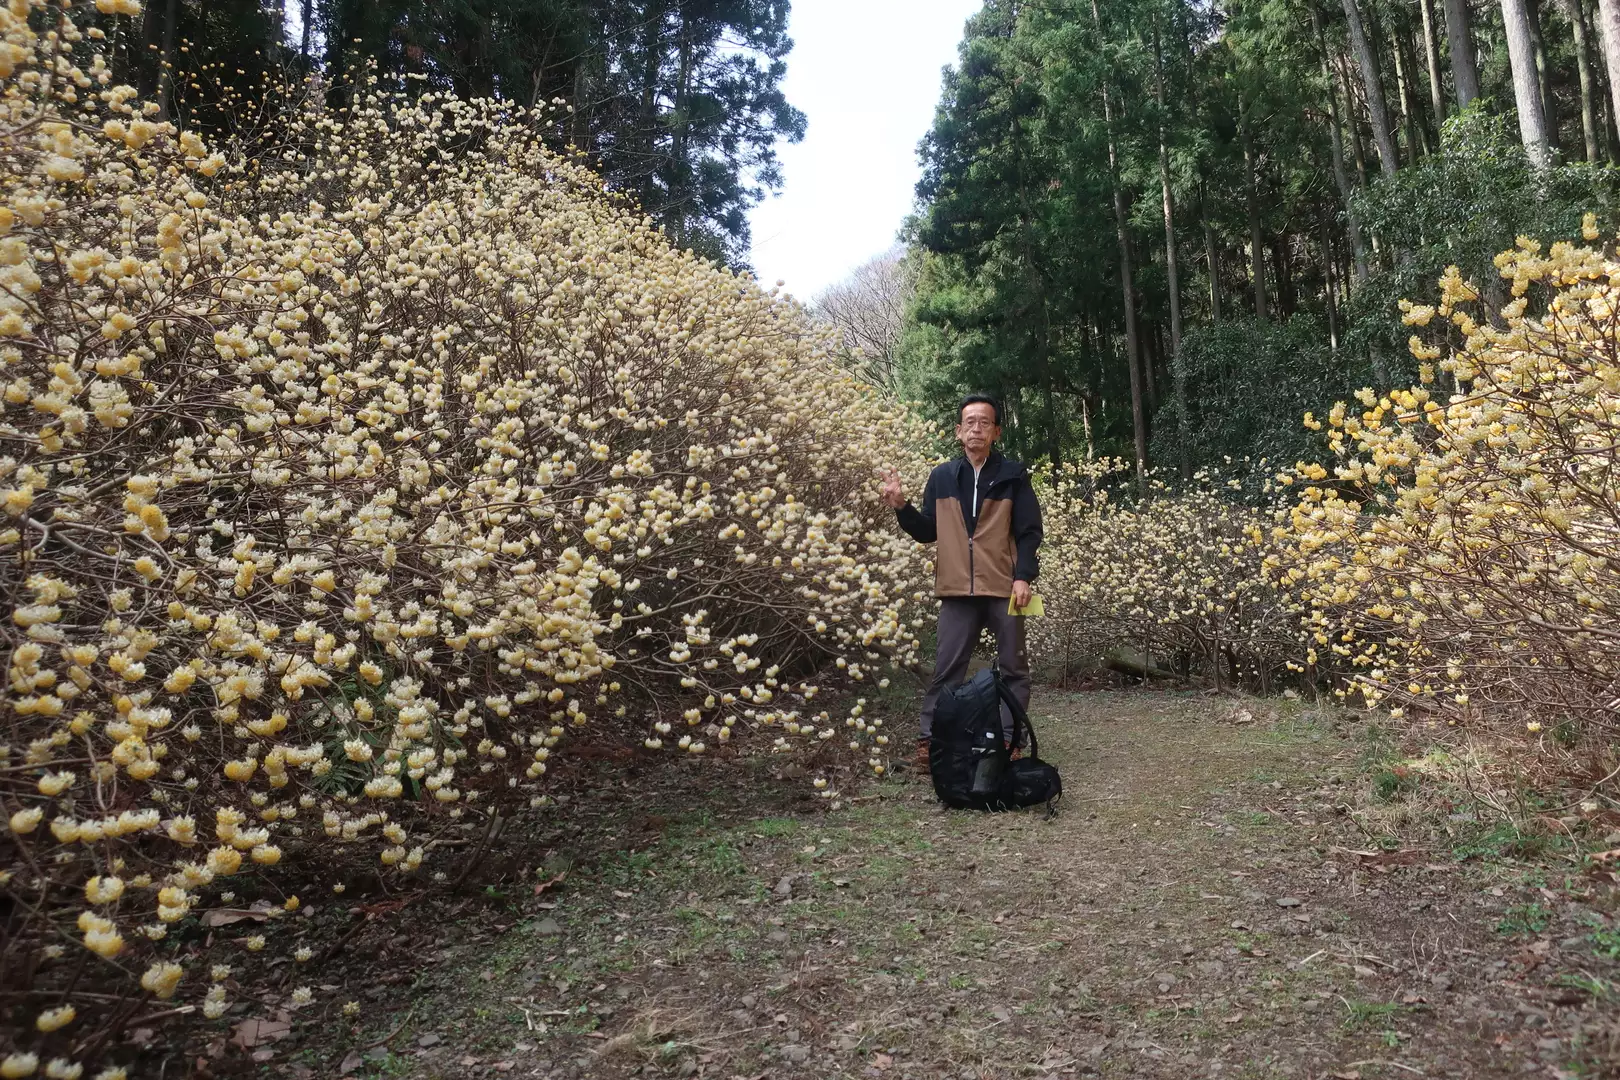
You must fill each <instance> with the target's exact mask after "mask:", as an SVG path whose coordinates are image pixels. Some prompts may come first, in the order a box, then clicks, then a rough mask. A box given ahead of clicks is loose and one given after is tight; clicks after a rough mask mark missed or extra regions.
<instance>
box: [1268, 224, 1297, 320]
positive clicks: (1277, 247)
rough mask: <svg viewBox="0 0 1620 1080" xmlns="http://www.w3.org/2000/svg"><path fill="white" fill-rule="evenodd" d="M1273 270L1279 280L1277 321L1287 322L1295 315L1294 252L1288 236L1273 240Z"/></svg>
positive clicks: (1279, 235) (1284, 234)
mask: <svg viewBox="0 0 1620 1080" xmlns="http://www.w3.org/2000/svg"><path fill="white" fill-rule="evenodd" d="M1271 261H1272V269H1273V270H1275V271H1276V280H1277V303H1276V311H1277V320H1278V321H1279V322H1283V321H1286V320H1287V319H1288V318H1289V317H1290V316H1292V315H1293V314H1294V309H1295V306H1296V305H1295V303H1294V300H1295V297H1294V275H1293V265H1294V262H1293V252H1292V251H1290V250H1289V244H1288V234H1287V233H1286V232H1285V233H1280V234H1278V235H1277V236H1274V237H1272V240H1271Z"/></svg>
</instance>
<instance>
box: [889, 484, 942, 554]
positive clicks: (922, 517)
mask: <svg viewBox="0 0 1620 1080" xmlns="http://www.w3.org/2000/svg"><path fill="white" fill-rule="evenodd" d="M895 515H896V516H897V517H898V518H899V519H900V527H901V528H902V529H904V530H906V532H907V533H909V534H910V535H911V538H912V539H913V540H915V541H917V542H918V543H919V544H932V543H933V542H934V541H935V540H936V539H937V538H938V536H939V531H938V529H937V528H935V524H934V474H933V473H929V474H928V483H927V484H925V485H923V504H922V509H921V510H918V509H917V508H916V507H915V506H912V505H911V504H910V503H909V502H908V503H906V505H904V506H902V507H901V508H900V509H898V510H896V511H895Z"/></svg>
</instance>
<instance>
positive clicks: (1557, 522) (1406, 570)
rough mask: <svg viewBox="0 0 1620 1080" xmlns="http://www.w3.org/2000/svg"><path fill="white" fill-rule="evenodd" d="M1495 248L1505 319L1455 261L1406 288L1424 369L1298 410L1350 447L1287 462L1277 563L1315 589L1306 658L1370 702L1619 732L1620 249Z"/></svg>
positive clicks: (1283, 575) (1284, 573) (1306, 589)
mask: <svg viewBox="0 0 1620 1080" xmlns="http://www.w3.org/2000/svg"><path fill="white" fill-rule="evenodd" d="M1586 238H1587V240H1589V241H1590V240H1595V239H1596V238H1597V230H1596V227H1595V223H1594V222H1593V221H1592V219H1591V218H1590V216H1589V217H1588V220H1587V223H1586ZM1497 265H1498V267H1499V268H1500V270H1501V273H1502V276H1503V277H1504V278H1505V279H1507V280H1509V281H1510V282H1511V283H1512V290H1511V291H1512V295H1513V299H1512V300H1511V301H1510V302H1509V303H1508V304H1507V305H1506V307H1505V308H1504V309H1503V310H1502V311H1500V312H1499V313H1498V314H1499V317H1500V320H1501V325H1500V326H1493V325H1492V323H1491V322H1490V321H1489V320H1487V319H1485V318H1483V317H1481V316H1480V314H1479V312H1478V294H1477V292H1476V290H1475V289H1474V288H1473V287H1472V286H1471V285H1469V284H1468V283H1466V282H1465V281H1463V280H1462V278H1461V276H1460V275H1459V274H1458V273H1457V272H1456V270H1455V268H1453V269H1452V270H1451V271H1450V272H1448V273H1447V274H1446V276H1445V277H1444V278H1443V279H1442V280H1441V282H1440V286H1441V295H1440V302H1439V303H1438V304H1437V305H1435V306H1424V305H1412V304H1406V305H1403V310H1404V313H1405V320H1406V322H1407V323H1408V324H1410V325H1412V326H1414V327H1418V328H1423V327H1430V328H1431V329H1430V333H1431V334H1434V337H1435V340H1433V341H1426V340H1424V339H1423V338H1422V337H1419V336H1415V335H1414V336H1413V338H1412V340H1411V348H1412V351H1413V353H1414V354H1415V355H1416V356H1417V358H1418V359H1419V360H1420V361H1422V363H1423V377H1422V382H1421V385H1418V386H1414V387H1412V388H1411V389H1409V390H1403V391H1396V392H1392V393H1389V394H1387V395H1382V396H1380V395H1378V394H1375V393H1373V392H1372V391H1370V390H1364V391H1362V392H1361V394H1360V395H1359V399H1358V401H1359V406H1360V407H1359V408H1356V407H1354V406H1348V405H1344V404H1341V405H1339V406H1337V407H1335V408H1334V409H1333V411H1332V412H1331V413H1330V414H1329V416H1328V417H1327V419H1326V420H1325V421H1317V420H1314V419H1309V420H1308V422H1309V423H1312V424H1322V425H1323V426H1325V429H1326V431H1327V434H1328V437H1329V438H1330V440H1331V442H1332V445H1333V447H1334V449H1335V451H1336V453H1337V456H1338V461H1337V462H1336V463H1335V465H1334V467H1333V468H1332V469H1331V470H1329V469H1327V468H1324V467H1322V466H1319V465H1302V466H1300V467H1299V468H1298V469H1297V471H1296V473H1295V474H1292V475H1289V476H1285V477H1283V478H1282V479H1283V480H1284V481H1285V482H1287V483H1296V484H1299V485H1301V486H1302V487H1303V494H1302V496H1301V498H1300V501H1299V503H1298V505H1297V506H1296V507H1295V509H1294V510H1293V512H1292V515H1291V519H1290V521H1289V522H1288V523H1287V524H1286V526H1285V527H1284V528H1283V529H1281V530H1280V531H1279V533H1278V534H1277V535H1278V539H1279V541H1280V542H1281V543H1283V544H1284V545H1285V548H1284V550H1283V551H1282V552H1280V553H1278V554H1276V555H1274V556H1273V557H1272V559H1271V561H1270V562H1269V565H1268V572H1269V574H1270V575H1271V577H1272V578H1273V579H1274V580H1276V581H1277V582H1279V583H1280V584H1281V585H1283V586H1284V587H1286V588H1288V589H1290V590H1291V591H1294V592H1295V593H1296V594H1297V595H1298V596H1299V598H1300V599H1301V600H1302V601H1303V602H1304V603H1305V604H1306V605H1308V609H1309V612H1308V623H1309V625H1308V628H1309V629H1310V631H1311V633H1312V635H1313V639H1314V640H1313V646H1314V647H1313V651H1312V654H1311V657H1310V658H1311V659H1316V658H1317V657H1318V656H1324V657H1327V658H1329V659H1330V660H1331V661H1332V662H1333V663H1334V664H1336V665H1343V666H1346V667H1349V668H1350V669H1351V670H1353V671H1355V672H1356V676H1357V677H1356V686H1357V688H1358V689H1359V690H1360V691H1361V692H1362V693H1363V694H1364V696H1365V698H1366V700H1367V701H1368V702H1369V703H1381V704H1383V705H1384V706H1386V707H1388V708H1389V709H1390V711H1391V712H1392V713H1395V714H1396V715H1399V714H1400V713H1402V712H1403V711H1405V710H1407V709H1411V708H1418V709H1422V710H1425V711H1433V712H1438V713H1441V714H1444V715H1446V716H1448V717H1449V718H1451V719H1454V720H1455V719H1458V718H1480V717H1484V718H1513V719H1515V720H1518V721H1521V722H1524V723H1525V724H1527V726H1528V727H1529V729H1530V730H1531V731H1532V732H1536V731H1540V730H1542V729H1543V727H1544V726H1552V725H1560V730H1561V732H1563V733H1564V734H1573V733H1574V732H1575V731H1576V730H1577V729H1579V728H1580V727H1583V726H1584V727H1587V728H1588V729H1589V730H1590V729H1591V728H1592V727H1594V726H1595V727H1596V728H1597V729H1598V730H1600V731H1601V732H1603V733H1605V734H1607V735H1610V736H1612V734H1613V732H1614V730H1615V724H1614V717H1615V709H1616V708H1617V706H1620V702H1617V696H1620V687H1617V680H1620V631H1617V630H1616V628H1615V625H1614V611H1615V610H1616V606H1617V605H1620V544H1617V540H1620V531H1617V528H1620V527H1617V523H1620V474H1617V473H1616V460H1617V450H1620V442H1617V438H1620V362H1617V360H1616V356H1617V353H1616V340H1617V336H1620V335H1617V322H1616V310H1617V306H1620V305H1617V300H1620V294H1617V292H1616V284H1617V283H1620V262H1617V261H1615V259H1614V258H1613V257H1612V256H1609V255H1606V254H1605V253H1604V252H1603V251H1601V250H1598V249H1595V248H1588V247H1580V246H1575V245H1571V244H1567V243H1558V244H1554V245H1553V246H1552V248H1551V249H1550V251H1548V252H1547V253H1546V254H1543V253H1542V250H1541V248H1540V245H1538V244H1536V243H1535V242H1533V241H1529V240H1523V239H1521V240H1520V242H1519V244H1518V246H1517V248H1516V249H1515V250H1513V251H1509V252H1506V253H1504V254H1503V255H1502V256H1500V257H1499V258H1498V259H1497ZM1437 330H1444V331H1445V334H1447V335H1454V338H1453V341H1452V342H1451V343H1448V342H1446V341H1445V340H1443V337H1444V336H1445V335H1442V334H1436V333H1435V331H1437ZM1435 361H1439V363H1438V365H1436V364H1435ZM1437 367H1438V372H1443V373H1446V374H1447V375H1449V376H1450V377H1451V378H1452V379H1453V380H1454V385H1455V387H1456V389H1455V391H1454V392H1453V393H1451V394H1449V395H1444V396H1443V395H1440V394H1437V393H1436V392H1435V390H1434V389H1433V387H1434V383H1435V379H1436V377H1437ZM1564 725H1569V726H1567V727H1565V726H1564Z"/></svg>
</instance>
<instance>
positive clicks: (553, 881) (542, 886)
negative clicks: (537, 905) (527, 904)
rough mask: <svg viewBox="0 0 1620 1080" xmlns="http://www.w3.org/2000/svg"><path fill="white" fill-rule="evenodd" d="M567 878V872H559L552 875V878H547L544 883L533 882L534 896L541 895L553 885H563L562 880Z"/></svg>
mask: <svg viewBox="0 0 1620 1080" xmlns="http://www.w3.org/2000/svg"><path fill="white" fill-rule="evenodd" d="M567 876H568V871H566V870H559V871H558V872H557V873H556V874H554V875H553V876H551V877H549V878H547V879H546V880H545V881H537V882H535V883H534V895H536V896H539V895H540V894H541V893H543V892H545V891H546V890H547V889H549V888H551V887H552V886H553V885H561V884H562V883H563V879H564V878H566V877H567Z"/></svg>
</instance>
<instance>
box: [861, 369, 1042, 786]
mask: <svg viewBox="0 0 1620 1080" xmlns="http://www.w3.org/2000/svg"><path fill="white" fill-rule="evenodd" d="M956 438H957V441H958V442H960V443H961V444H962V456H961V457H959V458H956V459H955V460H953V461H948V462H946V463H945V464H943V465H940V466H938V467H937V468H935V469H934V471H933V472H932V473H930V474H929V476H928V485H927V487H925V488H924V489H923V504H922V509H921V510H919V509H917V508H916V507H914V506H912V505H911V503H910V502H908V501H907V500H906V496H905V493H904V492H903V491H902V490H901V488H900V477H899V474H897V473H896V472H894V471H893V470H892V469H891V470H890V471H889V472H888V473H887V474H886V475H885V476H884V481H883V501H884V502H886V503H888V504H889V505H890V506H892V507H894V509H895V510H896V511H898V516H899V520H900V527H901V528H902V529H904V530H905V531H906V532H907V533H909V534H911V536H912V538H913V539H915V540H917V541H918V542H919V543H924V544H930V543H935V542H937V543H938V544H939V550H938V552H937V553H936V554H935V557H934V594H935V595H936V596H938V597H939V651H938V655H937V656H936V658H935V661H934V678H933V681H932V682H930V683H929V685H928V692H927V694H926V695H924V697H923V706H922V737H921V739H920V740H919V742H918V745H917V764H918V766H919V768H922V769H924V770H926V768H927V764H928V739H929V734H930V733H931V732H932V730H933V726H934V706H935V704H936V703H937V702H938V701H939V694H940V691H941V690H943V689H944V688H945V687H947V686H955V685H957V684H958V683H960V682H961V681H962V678H963V676H964V675H965V674H966V673H967V665H968V660H969V659H970V658H971V657H972V656H973V646H974V643H975V642H977V641H978V639H979V633H980V631H982V630H983V629H984V628H985V627H986V626H988V627H990V629H991V630H993V631H994V632H995V635H996V663H997V665H998V666H999V667H1000V669H1001V675H1002V678H1003V679H1004V680H1005V681H1006V683H1007V686H1008V687H1009V688H1010V689H1011V690H1012V692H1013V696H1014V697H1016V698H1017V699H1018V702H1019V704H1021V705H1023V706H1024V707H1025V708H1026V709H1027V708H1028V707H1029V657H1028V655H1027V654H1026V653H1025V651H1024V623H1023V619H1021V618H1019V617H1017V616H1014V615H1009V614H1008V613H1007V598H1008V597H1009V596H1010V597H1012V599H1013V600H1014V601H1015V602H1016V603H1017V605H1018V606H1019V607H1024V606H1025V605H1027V604H1028V603H1029V599H1030V595H1031V591H1030V582H1032V581H1034V580H1035V574H1036V571H1037V564H1036V559H1035V552H1036V549H1038V548H1039V547H1040V546H1041V508H1040V504H1039V503H1037V502H1036V501H1035V489H1034V487H1032V486H1031V485H1030V482H1029V470H1028V469H1026V468H1025V467H1024V466H1023V465H1021V464H1019V463H1018V462H1016V461H1013V460H1011V459H1009V458H1005V457H1002V456H1001V455H1000V454H998V453H996V452H995V450H994V449H992V447H994V445H995V443H996V440H997V439H999V438H1001V406H1000V405H999V404H998V403H997V402H996V400H995V399H994V398H991V397H987V396H985V395H983V394H970V395H969V396H967V397H966V398H963V399H962V404H961V405H960V406H959V407H958V409H957V423H956ZM1001 722H1002V728H1003V730H1004V731H1005V732H1006V733H1007V737H1008V738H1009V739H1010V738H1011V737H1012V717H1011V715H1010V714H1009V713H1008V712H1007V710H1006V709H1005V708H1003V709H1002V715H1001Z"/></svg>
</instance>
